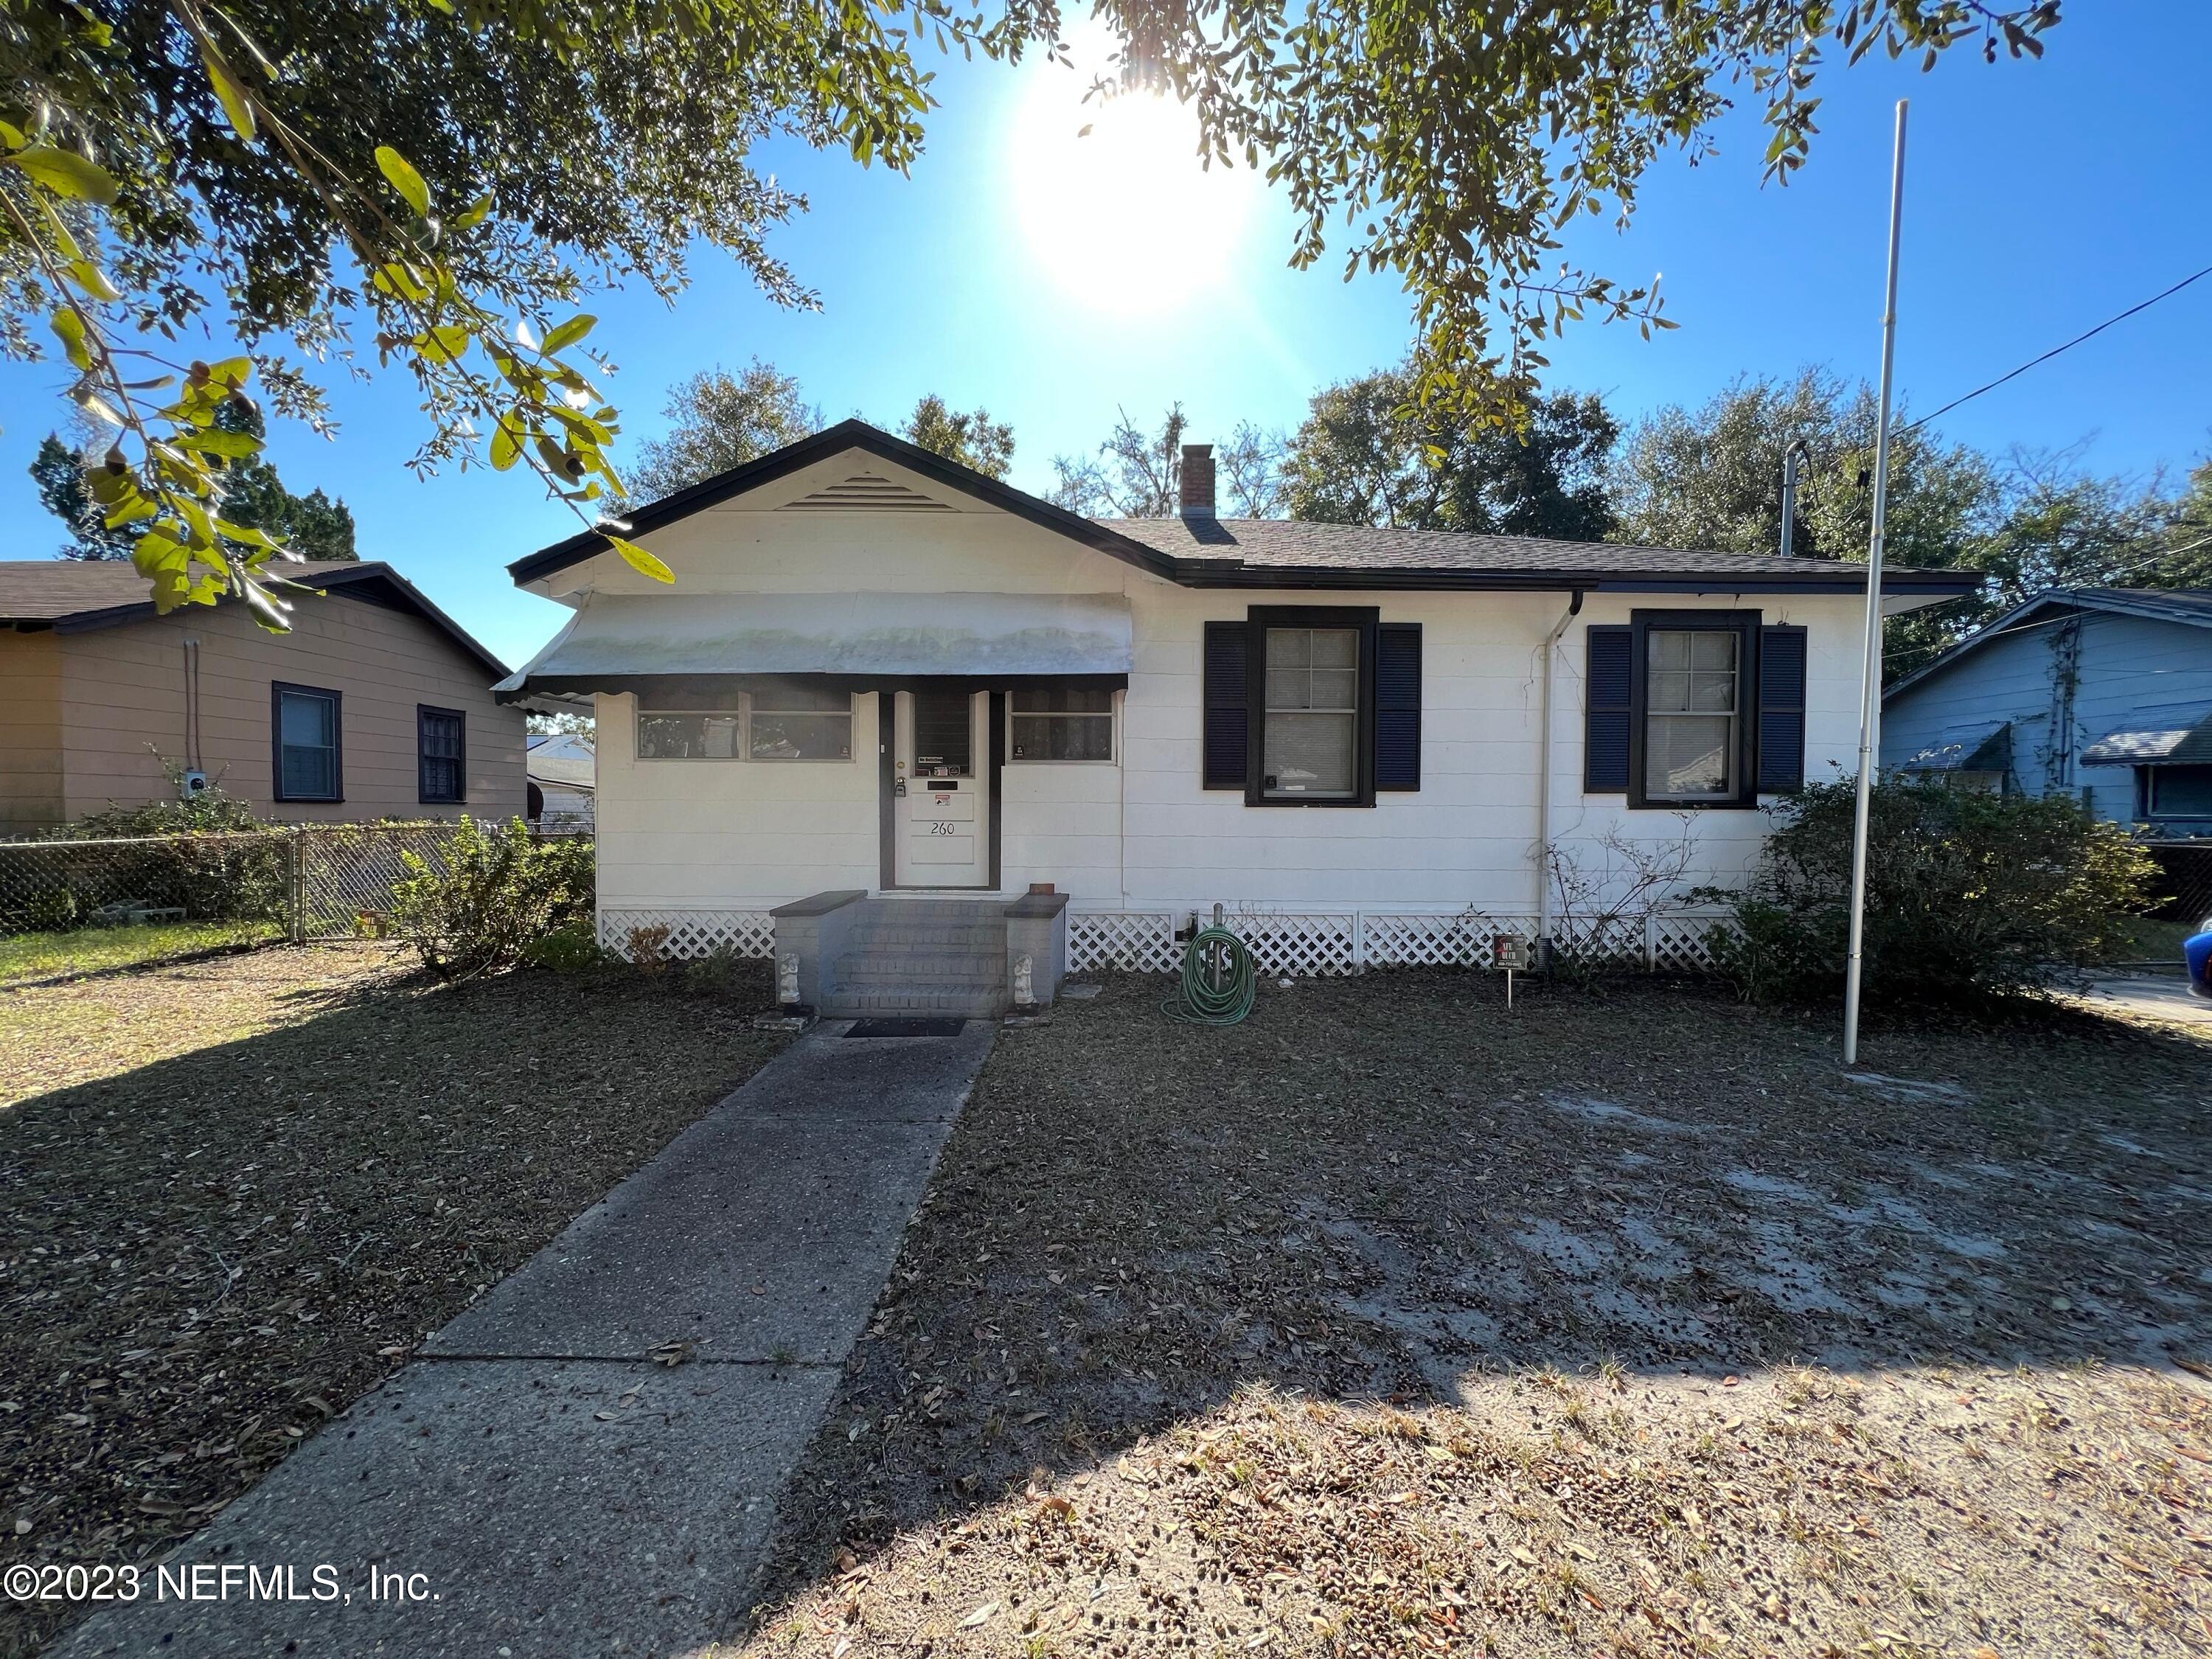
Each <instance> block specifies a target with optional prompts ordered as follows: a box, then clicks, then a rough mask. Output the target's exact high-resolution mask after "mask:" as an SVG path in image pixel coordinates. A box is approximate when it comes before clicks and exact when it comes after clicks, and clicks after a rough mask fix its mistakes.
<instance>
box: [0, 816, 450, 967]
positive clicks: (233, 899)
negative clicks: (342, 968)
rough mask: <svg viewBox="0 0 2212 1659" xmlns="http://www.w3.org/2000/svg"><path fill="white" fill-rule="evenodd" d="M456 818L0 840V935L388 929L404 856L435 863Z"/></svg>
mask: <svg viewBox="0 0 2212 1659" xmlns="http://www.w3.org/2000/svg"><path fill="white" fill-rule="evenodd" d="M458 830H459V825H458V824H456V823H447V822H441V823H307V824H295V825H292V826H290V827H289V828H284V829H256V830H244V831H239V832H234V833H216V834H201V835H182V836H131V837H127V838H120V839H112V840H97V841H94V840H85V841H70V840H53V841H17V842H0V935H12V934H19V933H69V932H71V931H73V930H75V929H78V928H84V927H131V926H140V927H143V926H149V925H155V924H159V923H163V922H191V921H226V922H238V923H240V924H262V925H264V926H266V927H268V928H269V930H270V933H281V934H282V935H283V936H284V937H287V938H290V939H297V940H308V939H377V938H381V937H383V936H384V935H385V934H386V933H388V932H389V931H390V918H391V913H392V887H393V885H394V884H395V883H397V882H398V880H399V879H400V878H401V877H402V876H403V875H404V874H405V871H404V866H403V865H402V862H401V854H403V853H410V852H411V853H414V854H417V855H418V856H420V857H421V858H422V860H424V861H425V862H427V863H428V864H430V865H432V866H434V867H435V866H440V865H441V863H442V854H443V853H444V851H445V849H446V848H447V845H448V844H449V843H450V842H451V840H452V838H453V836H454V835H455V833H456V832H457V831H458Z"/></svg>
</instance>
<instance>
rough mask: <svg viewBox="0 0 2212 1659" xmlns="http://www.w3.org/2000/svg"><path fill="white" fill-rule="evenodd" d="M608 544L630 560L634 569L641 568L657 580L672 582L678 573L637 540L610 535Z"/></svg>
mask: <svg viewBox="0 0 2212 1659" xmlns="http://www.w3.org/2000/svg"><path fill="white" fill-rule="evenodd" d="M607 545H608V546H610V547H611V548H613V549H614V550H615V551H616V552H617V553H619V554H621V555H622V556H623V558H625V559H627V560H628V561H629V565H630V568H632V569H633V570H640V571H642V572H644V573H645V574H647V575H648V576H650V577H652V578H653V580H655V581H657V582H672V581H674V580H676V573H675V572H674V571H673V570H671V569H670V568H668V567H667V566H666V565H665V564H663V563H661V562H660V561H659V560H658V559H656V558H654V557H653V555H652V554H650V553H648V552H647V551H646V550H644V549H643V548H641V547H640V546H639V545H638V544H636V543H635V542H627V541H624V540H623V538H621V537H619V536H609V537H608V538H607Z"/></svg>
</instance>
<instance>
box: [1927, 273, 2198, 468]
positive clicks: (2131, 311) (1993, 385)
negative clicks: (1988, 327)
mask: <svg viewBox="0 0 2212 1659" xmlns="http://www.w3.org/2000/svg"><path fill="white" fill-rule="evenodd" d="M2205 276H2212V265H2207V266H2205V267H2204V269H2203V270H2198V271H2193V272H2191V274H2190V275H2188V276H2185V277H2183V278H2182V279H2181V280H2180V281H2179V282H2178V283H2175V284H2174V285H2173V286H2172V288H2169V289H2164V290H2162V291H2161V292H2160V293H2157V294H2154V295H2151V296H2150V298H2149V299H2148V300H2145V301H2142V302H2141V303H2139V304H2136V305H2131V306H2130V307H2128V308H2127V309H2126V310H2125V311H2123V312H2121V313H2119V314H2118V316H2117V317H2107V318H2106V319H2105V320H2104V321H2103V322H2101V323H2100V324H2098V325H2096V327H2094V328H2093V329H2091V330H2089V331H2088V332H2087V333H2086V334H2077V335H2075V337H2073V338H2072V339H2070V340H2069V341H2067V343H2065V344H2064V345H2060V346H2053V347H2051V349H2050V350H2048V351H2046V352H2045V353H2044V354H2043V355H2042V356H2040V357H2031V358H2029V359H2028V360H2027V362H2024V363H2022V364H2021V366H2020V367H2019V368H2015V369H2014V370H2012V371H2011V372H2010V373H2008V374H2000V375H1998V376H1997V377H1996V380H1991V381H1990V383H1989V384H1988V385H1987V386H1976V387H1975V388H1974V389H1973V390H1972V392H1968V393H1966V396H1965V397H1963V398H1952V399H1951V401H1950V402H1949V403H1948V404H1944V405H1943V407H1942V408H1941V409H1939V410H1936V414H1935V415H1923V416H1921V417H1920V418H1919V419H1918V420H1917V421H1914V422H1911V423H1910V424H1909V425H1907V426H1905V427H1903V428H1900V430H1902V431H1905V432H1911V430H1913V429H1914V428H1916V427H1923V426H1925V425H1927V424H1928V422H1930V421H1932V420H1934V419H1935V418H1936V416H1938V415H1948V414H1949V413H1950V412H1951V411H1952V410H1954V409H1956V408H1957V407H1958V406H1959V405H1960V404H1966V403H1972V401H1973V400H1974V399H1975V398H1978V397H1980V396H1981V395H1982V393H1984V392H1994V391H1996V389H1997V388H1998V387H1999V386H2002V385H2003V384H2004V383H2005V382H2006V381H2007V380H2018V379H2019V378H2020V377H2021V375H2023V374H2027V371H2028V370H2029V369H2031V368H2035V367H2036V366H2037V365H2038V364H2040V363H2047V362H2050V361H2051V359H2052V358H2053V357H2056V356H2058V355H2059V354H2060V353H2061V352H2064V351H2071V350H2072V349H2074V348H2075V346H2077V345H2080V344H2081V342H2082V341H2084V340H2088V339H2093V338H2094V337H2096V336H2098V335H2100V334H2102V333H2103V332H2104V331H2106V329H2108V328H2110V327H2112V325H2113V324H2115V323H2124V322H2125V321H2127V319H2129V318H2130V317H2132V316H2134V315H2135V314H2136V313H2137V312H2138V311H2148V310H2149V309H2150V308H2151V307H2153V306H2154V305H2156V304H2157V303H2158V302H2159V301H2160V300H2167V299H2171V298H2172V297H2173V295H2177V294H2179V293H2180V292H2181V290H2182V289H2185V288H2187V287H2188V286H2189V285H2190V284H2191V283H2193V282H2196V281H2197V280H2198V279H2199V278H2202V277H2205Z"/></svg>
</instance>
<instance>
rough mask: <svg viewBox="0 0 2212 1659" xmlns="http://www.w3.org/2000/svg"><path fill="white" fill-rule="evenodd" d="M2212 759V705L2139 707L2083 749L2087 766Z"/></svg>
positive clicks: (2172, 763)
mask: <svg viewBox="0 0 2212 1659" xmlns="http://www.w3.org/2000/svg"><path fill="white" fill-rule="evenodd" d="M2081 763H2082V764H2083V765H2084V766H2189V765H2203V764H2205V763H2212V705H2208V704H2205V703H2201V702H2192V703H2167V704H2165V705H2163V706H2162V707H2159V708H2145V709H2142V710H2140V711H2139V712H2138V713H2137V714H2136V717H2135V718H2134V719H2133V720H2130V721H2129V722H2128V723H2127V724H2126V725H2125V726H2121V727H2120V728H2119V729H2118V730H2117V731H2112V732H2106V733H2105V735H2104V736H2103V737H2101V738H2098V739H2097V740H2096V742H2094V743H2093V744H2090V745H2089V746H2088V747H2087V749H2084V750H2082V751H2081Z"/></svg>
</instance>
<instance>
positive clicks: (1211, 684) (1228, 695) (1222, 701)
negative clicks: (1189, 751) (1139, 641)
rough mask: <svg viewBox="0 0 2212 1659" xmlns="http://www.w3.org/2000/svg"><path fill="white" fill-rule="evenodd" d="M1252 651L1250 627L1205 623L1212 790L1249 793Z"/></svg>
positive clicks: (1207, 758)
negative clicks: (1246, 781)
mask: <svg viewBox="0 0 2212 1659" xmlns="http://www.w3.org/2000/svg"><path fill="white" fill-rule="evenodd" d="M1251 651H1252V629H1251V628H1250V626H1249V624H1248V623H1241V622H1210V623H1206V665H1205V666H1206V687H1205V694H1204V699H1203V701H1204V702H1205V708H1206V712H1205V721H1206V730H1205V743H1204V747H1205V751H1206V752H1205V772H1206V782H1205V786H1204V787H1206V788H1208V789H1238V790H1241V789H1243V787H1244V775H1245V754H1246V750H1247V747H1248V745H1249V743H1250V740H1251V734H1252V709H1251V702H1250V698H1251V686H1250V683H1249V678H1248V669H1249V662H1250V659H1251Z"/></svg>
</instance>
